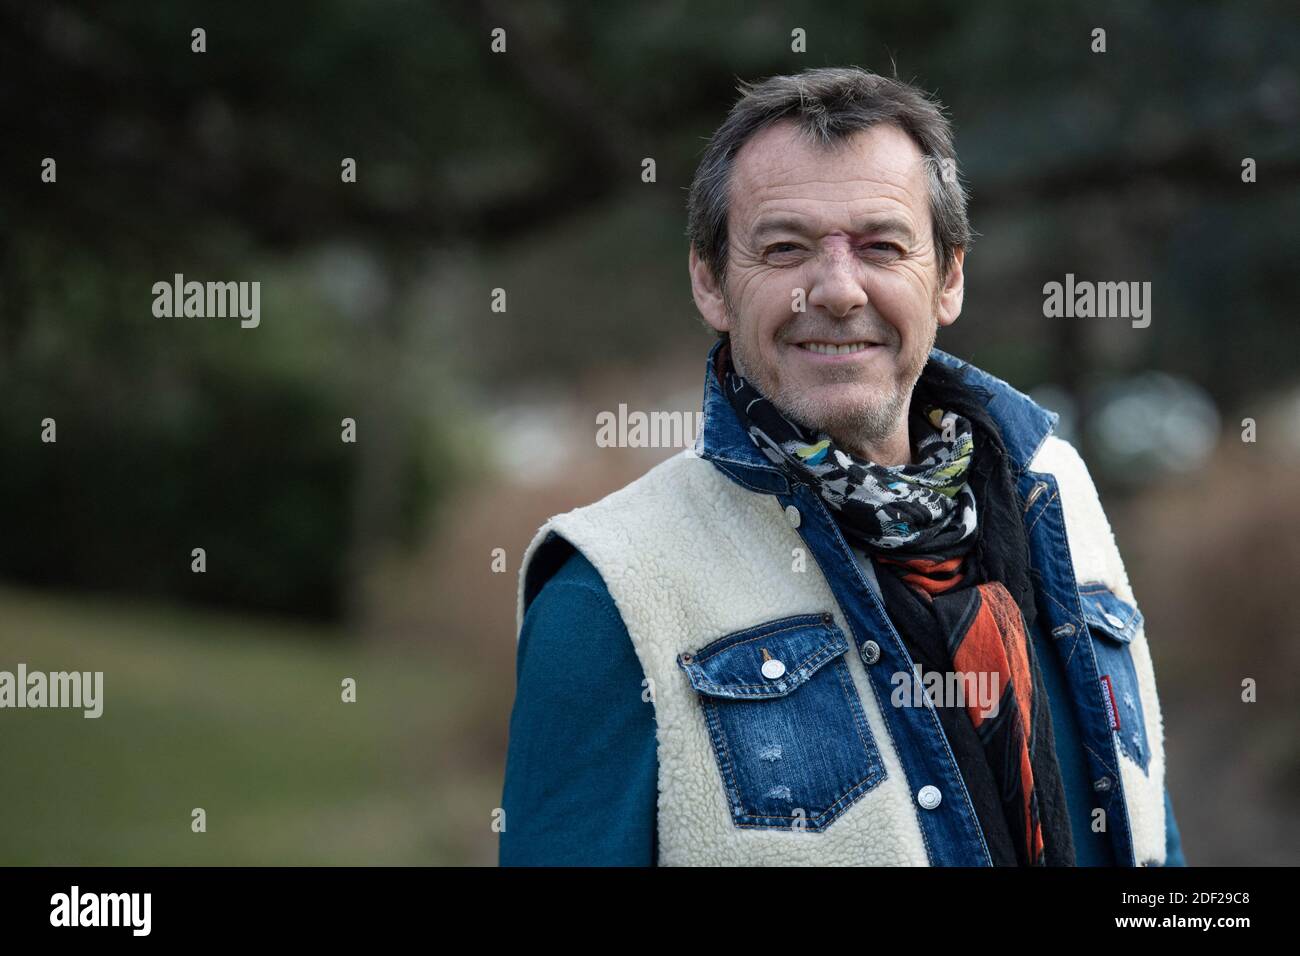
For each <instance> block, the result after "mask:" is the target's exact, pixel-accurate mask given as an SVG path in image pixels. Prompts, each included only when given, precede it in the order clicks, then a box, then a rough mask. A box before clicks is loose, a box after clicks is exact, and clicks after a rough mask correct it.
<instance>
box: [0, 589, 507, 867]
mask: <svg viewBox="0 0 1300 956" xmlns="http://www.w3.org/2000/svg"><path fill="white" fill-rule="evenodd" d="M438 661H439V658H438V657H437V655H435V654H433V653H430V652H420V653H416V652H413V651H411V650H410V649H409V648H402V649H400V650H399V649H382V648H367V647H365V646H364V645H361V644H358V643H356V642H355V641H351V640H349V639H346V638H345V637H344V636H343V635H341V634H339V633H336V632H329V631H328V630H327V629H320V628H311V627H304V626H302V625H299V624H292V623H280V622H268V621H263V620H249V619H244V618H240V617H234V616H228V615H222V614H212V613H207V612H200V611H194V610H189V609H178V608H168V607H160V606H156V605H142V604H138V603H129V602H123V601H117V600H100V599H94V600H92V599H87V598H84V597H81V596H73V595H48V594H44V593H37V592H29V591H17V590H12V589H0V670H7V671H10V672H14V671H16V669H17V665H18V663H19V662H24V663H26V665H27V668H28V670H29V671H31V670H40V671H58V670H79V671H103V672H104V689H103V698H104V709H103V716H101V717H100V718H98V719H86V718H84V717H83V716H82V712H81V711H80V710H52V709H47V710H26V709H24V710H13V709H7V708H6V709H4V710H0V864H7V865H15V864H41V865H44V864H67V865H75V864H81V865H107V864H117V865H188V864H215V865H227V864H249V865H258V864H288V865H297V864H322V865H334V864H362V865H364V864H396V865H405V864H442V863H491V862H493V861H494V860H495V846H496V843H495V837H494V835H493V834H492V833H491V830H490V826H489V822H490V814H491V810H492V808H493V807H495V806H497V804H498V803H499V799H500V791H499V784H500V781H499V776H498V775H497V774H496V773H495V772H494V770H493V763H492V761H490V760H483V759H473V758H472V757H471V759H468V760H466V759H460V760H458V759H457V758H456V756H455V754H456V753H457V751H458V749H459V750H460V751H465V749H466V748H465V745H464V744H461V745H460V746H459V748H458V745H457V741H458V740H465V739H469V740H471V741H472V740H474V739H475V735H474V734H466V733H465V732H464V725H465V723H466V721H467V719H472V718H473V715H474V714H475V713H476V709H475V699H476V697H475V695H476V690H477V688H476V686H475V684H474V682H473V681H472V680H466V679H465V677H464V675H461V677H459V678H458V677H457V676H456V675H454V674H451V673H445V672H442V671H440V669H439V667H438ZM344 677H354V678H356V681H357V687H358V691H357V702H356V703H351V704H348V703H343V702H342V701H341V699H340V691H341V686H340V684H341V681H342V680H343V678H344ZM480 736H481V735H480ZM195 807H202V808H204V809H205V810H206V811H207V832H206V833H194V832H192V831H191V825H190V824H191V811H192V809H193V808H195Z"/></svg>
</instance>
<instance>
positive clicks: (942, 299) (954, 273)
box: [934, 248, 966, 325]
mask: <svg viewBox="0 0 1300 956" xmlns="http://www.w3.org/2000/svg"><path fill="white" fill-rule="evenodd" d="M965 262H966V250H965V249H964V248H957V249H955V250H954V251H953V254H952V262H951V263H950V264H949V266H948V278H947V279H945V280H944V283H943V288H941V289H939V293H938V296H937V297H936V299H937V301H936V302H935V308H934V312H935V318H936V319H938V321H939V324H940V325H952V324H953V323H954V322H956V321H957V316H959V315H961V302H962V295H963V293H964V292H965V281H966V280H965V276H964V274H963V272H962V267H963V265H964V264H965Z"/></svg>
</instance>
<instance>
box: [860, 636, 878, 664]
mask: <svg viewBox="0 0 1300 956" xmlns="http://www.w3.org/2000/svg"><path fill="white" fill-rule="evenodd" d="M878 660H880V645H879V644H877V643H876V642H875V641H867V642H866V643H865V644H863V645H862V661H863V663H865V664H874V663H875V662H876V661H878Z"/></svg>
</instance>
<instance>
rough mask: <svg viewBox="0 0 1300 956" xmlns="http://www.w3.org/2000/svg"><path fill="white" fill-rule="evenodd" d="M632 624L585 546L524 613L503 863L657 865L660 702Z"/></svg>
mask: <svg viewBox="0 0 1300 956" xmlns="http://www.w3.org/2000/svg"><path fill="white" fill-rule="evenodd" d="M643 679H644V673H643V671H642V668H641V663H640V661H638V660H637V657H636V652H635V650H634V648H633V646H632V641H631V638H630V637H629V635H628V632H627V627H626V626H625V625H624V623H623V619H622V617H621V616H620V615H619V613H618V609H617V607H616V606H615V604H614V600H613V598H612V597H611V596H610V594H609V590H608V589H607V588H606V587H605V584H604V581H602V580H601V577H600V574H599V573H598V572H597V571H596V569H595V567H593V566H592V564H591V563H590V562H589V561H587V559H586V558H585V557H583V556H582V554H581V553H579V552H577V551H575V552H574V553H573V555H571V556H570V557H569V559H568V560H567V561H566V562H565V564H564V565H563V567H562V568H561V569H560V570H559V571H558V572H556V574H555V576H554V577H552V578H551V579H550V580H549V581H548V582H547V583H546V584H545V585H544V586H543V587H542V589H541V591H540V592H539V593H538V595H537V597H536V598H535V599H534V600H533V602H532V604H530V605H529V607H528V610H527V612H526V613H525V615H524V621H523V628H522V630H521V632H520V638H519V647H518V651H517V659H516V689H515V702H514V708H513V710H512V711H511V715H510V742H509V746H508V749H507V754H506V772H505V783H504V789H503V794H502V804H501V806H502V809H503V810H504V811H505V820H504V823H505V827H504V829H503V830H502V831H501V833H500V844H499V863H500V865H502V866H653V865H655V858H656V846H655V836H656V802H657V797H658V783H657V772H658V764H657V755H656V750H655V721H654V704H653V703H652V702H650V701H649V700H643V696H644V697H648V696H649V695H647V694H644V688H643V686H642V682H643Z"/></svg>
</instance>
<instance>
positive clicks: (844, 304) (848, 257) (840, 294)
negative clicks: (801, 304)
mask: <svg viewBox="0 0 1300 956" xmlns="http://www.w3.org/2000/svg"><path fill="white" fill-rule="evenodd" d="M866 304H867V290H866V289H865V288H863V285H862V275H861V264H860V263H859V262H858V260H857V257H856V256H855V255H854V254H853V252H852V250H850V249H847V248H844V247H843V246H838V245H837V246H835V247H832V248H830V249H826V250H824V251H823V252H822V254H821V255H820V256H818V257H817V261H816V263H815V265H814V266H813V283H812V288H811V289H810V290H809V291H808V305H809V306H810V307H812V308H818V309H822V310H823V311H825V312H828V313H829V314H830V315H832V316H834V317H835V318H837V319H843V318H847V317H848V316H851V315H853V314H855V313H856V312H857V311H859V310H861V309H862V308H863V307H864V306H866Z"/></svg>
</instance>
